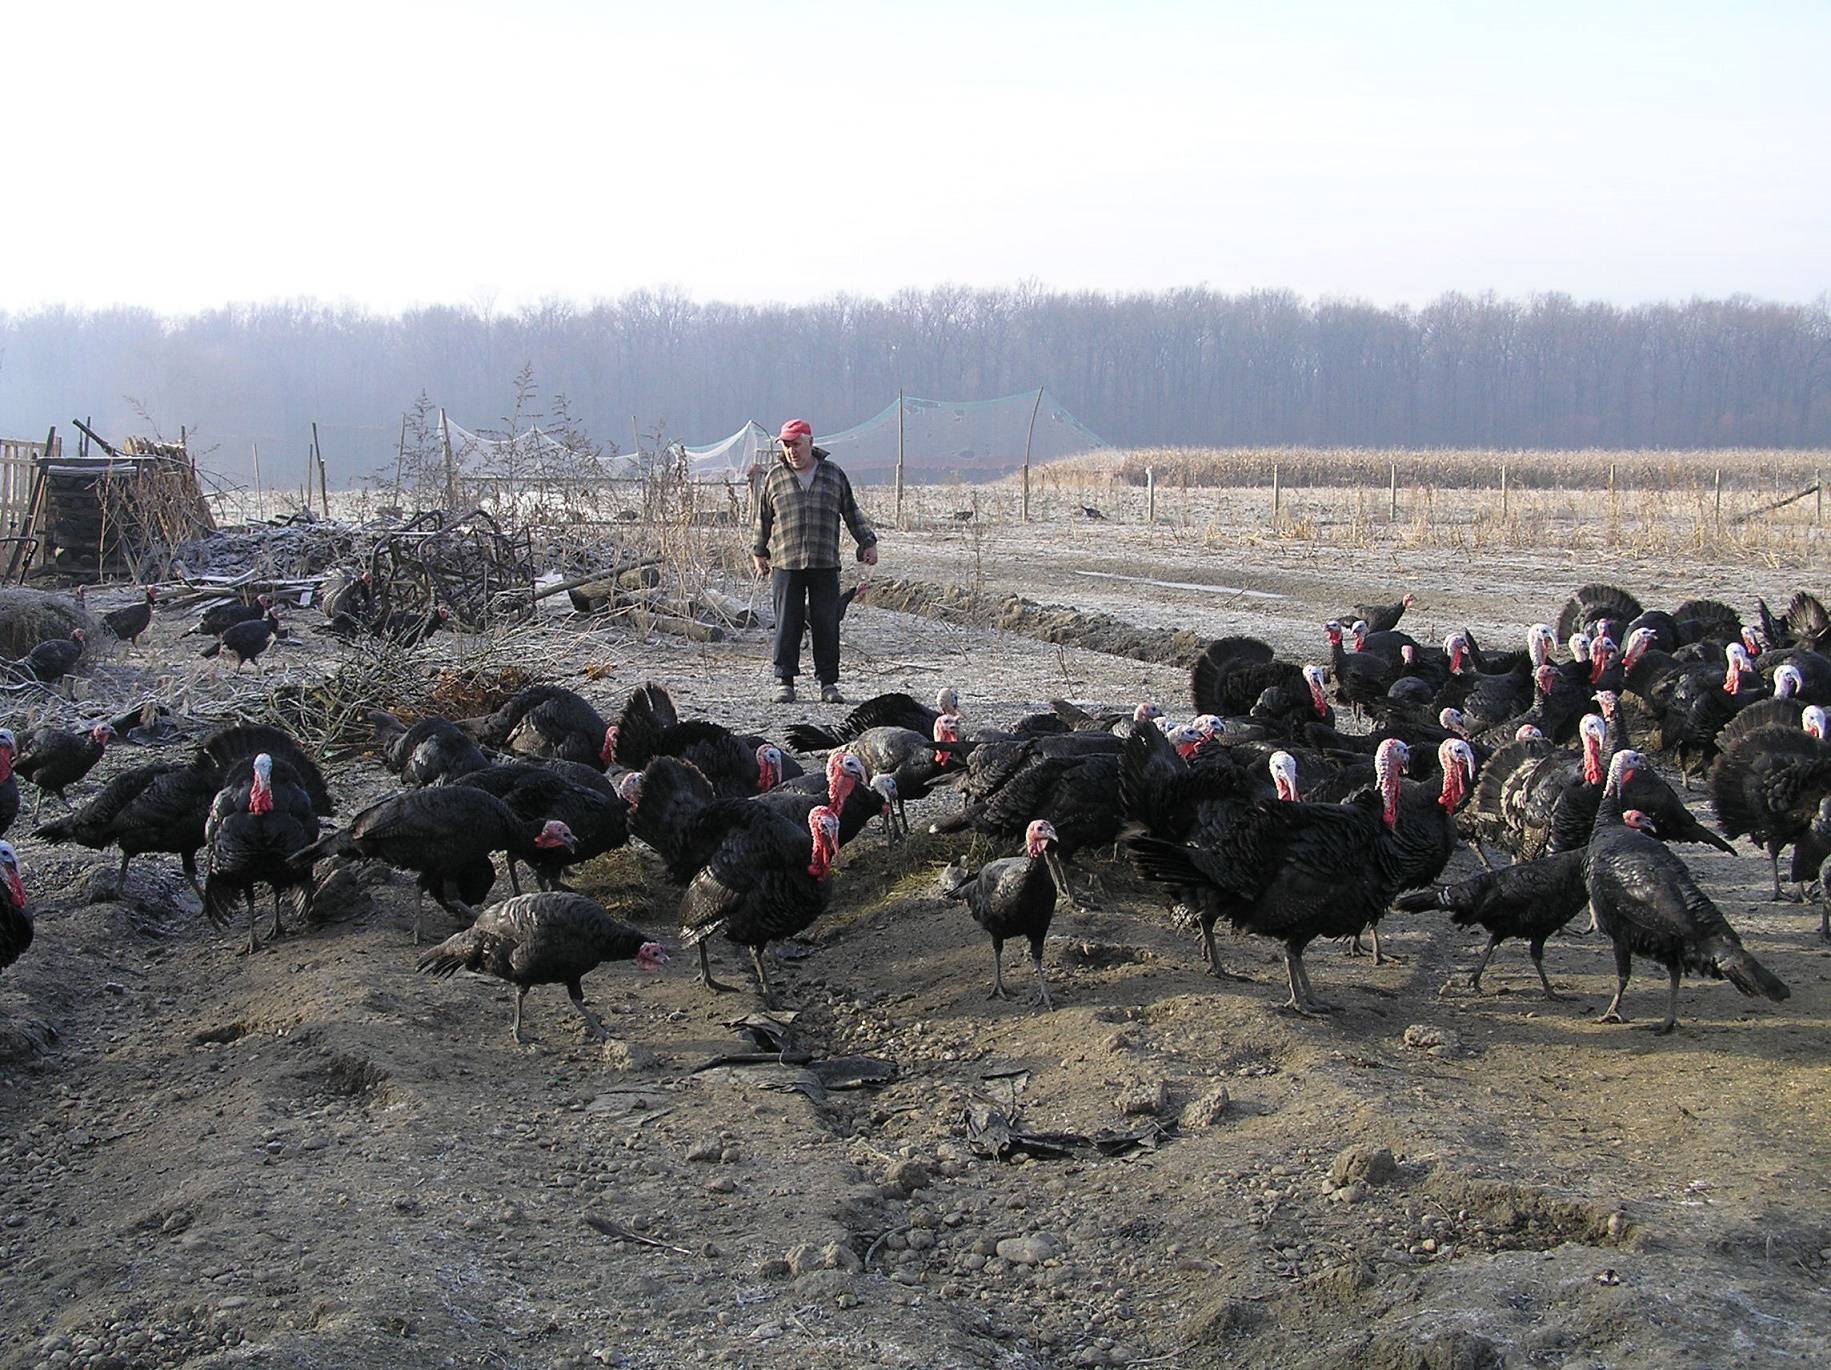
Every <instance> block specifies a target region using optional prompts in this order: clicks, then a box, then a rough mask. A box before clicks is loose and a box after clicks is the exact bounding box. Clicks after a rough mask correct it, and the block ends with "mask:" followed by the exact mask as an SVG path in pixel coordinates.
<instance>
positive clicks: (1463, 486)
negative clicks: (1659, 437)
mask: <svg viewBox="0 0 1831 1370" xmlns="http://www.w3.org/2000/svg"><path fill="white" fill-rule="evenodd" d="M1827 467H1831V452H1823V451H1813V450H1764V449H1755V448H1723V449H1719V450H1686V451H1610V450H1606V449H1590V450H1586V451H1576V452H1566V451H1513V452H1505V451H1494V450H1482V449H1464V450H1453V449H1444V448H1426V449H1410V450H1393V449H1387V448H1363V447H1227V448H1216V447H1153V448H1138V449H1134V450H1131V451H1123V452H1095V453H1089V454H1087V455H1086V456H1082V457H1075V458H1071V459H1069V460H1067V461H1063V462H1056V463H1052V464H1051V465H1050V466H1049V467H1047V468H1040V469H1043V470H1047V471H1048V472H1050V473H1051V474H1053V475H1056V476H1057V477H1059V478H1061V479H1063V480H1072V478H1073V476H1074V475H1076V474H1079V475H1081V476H1083V477H1085V478H1088V479H1091V480H1092V481H1094V482H1097V483H1104V482H1106V481H1108V480H1111V481H1115V482H1117V483H1120V484H1124V485H1143V484H1144V483H1145V480H1146V472H1147V471H1154V472H1155V473H1156V478H1157V483H1158V487H1159V488H1160V489H1162V488H1165V487H1180V486H1182V485H1184V484H1187V485H1191V486H1204V487H1205V486H1269V485H1271V483H1272V476H1273V472H1274V471H1276V472H1277V473H1278V476H1279V478H1280V479H1281V480H1282V481H1283V483H1284V484H1286V485H1289V486H1293V487H1316V486H1349V487H1357V486H1367V487H1375V486H1378V487H1390V485H1391V483H1392V481H1393V479H1394V476H1395V475H1396V477H1397V480H1398V484H1399V488H1400V489H1401V490H1403V489H1406V488H1407V487H1418V486H1426V485H1428V486H1434V487H1438V488H1443V489H1456V490H1484V489H1490V488H1492V489H1499V488H1500V485H1501V474H1502V472H1503V471H1504V472H1505V473H1506V481H1507V484H1508V485H1509V486H1510V487H1512V488H1513V489H1516V490H1525V489H1532V490H1607V489H1610V488H1611V487H1613V488H1627V489H1632V488H1644V489H1678V488H1683V487H1690V486H1700V485H1701V486H1714V483H1715V480H1716V473H1717V472H1718V471H1721V472H1722V475H1723V482H1724V485H1725V486H1726V487H1727V488H1730V489H1745V488H1751V487H1756V488H1761V489H1783V488H1784V489H1791V490H1796V489H1799V488H1801V487H1803V486H1806V485H1809V484H1811V483H1812V482H1813V481H1815V480H1817V479H1818V473H1819V472H1820V471H1821V470H1823V469H1825V468H1827ZM1035 475H1036V472H1034V471H1033V472H1032V478H1033V479H1034V478H1035Z"/></svg>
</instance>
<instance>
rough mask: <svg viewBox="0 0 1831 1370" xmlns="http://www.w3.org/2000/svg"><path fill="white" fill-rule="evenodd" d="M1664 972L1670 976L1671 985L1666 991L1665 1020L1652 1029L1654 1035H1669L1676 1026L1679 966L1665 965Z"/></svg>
mask: <svg viewBox="0 0 1831 1370" xmlns="http://www.w3.org/2000/svg"><path fill="white" fill-rule="evenodd" d="M1666 974H1668V975H1670V976H1671V977H1672V984H1671V987H1670V988H1669V989H1668V990H1667V991H1666V1021H1665V1022H1663V1023H1661V1024H1660V1025H1659V1026H1658V1027H1656V1028H1654V1029H1653V1035H1654V1036H1655V1037H1665V1036H1669V1035H1670V1034H1671V1033H1672V1031H1673V1030H1674V1029H1675V1028H1677V1027H1678V978H1679V968H1678V967H1677V966H1667V967H1666Z"/></svg>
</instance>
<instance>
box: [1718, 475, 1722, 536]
mask: <svg viewBox="0 0 1831 1370" xmlns="http://www.w3.org/2000/svg"><path fill="white" fill-rule="evenodd" d="M1722 535H1723V468H1722V467H1720V466H1719V467H1717V536H1718V537H1721V536H1722Z"/></svg>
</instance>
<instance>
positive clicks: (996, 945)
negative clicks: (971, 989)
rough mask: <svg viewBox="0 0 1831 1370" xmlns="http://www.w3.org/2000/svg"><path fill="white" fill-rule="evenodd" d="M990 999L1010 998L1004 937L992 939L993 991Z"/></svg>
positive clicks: (989, 996) (988, 996)
mask: <svg viewBox="0 0 1831 1370" xmlns="http://www.w3.org/2000/svg"><path fill="white" fill-rule="evenodd" d="M985 997H986V998H988V999H1009V998H1010V997H1011V996H1010V995H1008V994H1006V993H1005V944H1004V939H1003V938H1002V937H994V938H993V939H992V992H991V993H990V994H988V995H986V996H985Z"/></svg>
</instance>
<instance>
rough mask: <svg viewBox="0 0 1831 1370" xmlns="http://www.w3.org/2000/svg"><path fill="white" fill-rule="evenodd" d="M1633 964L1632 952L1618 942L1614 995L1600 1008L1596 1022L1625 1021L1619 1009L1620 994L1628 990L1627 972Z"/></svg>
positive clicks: (1624, 1016) (1625, 1018)
mask: <svg viewBox="0 0 1831 1370" xmlns="http://www.w3.org/2000/svg"><path fill="white" fill-rule="evenodd" d="M1633 966H1634V953H1632V952H1631V951H1629V950H1628V949H1627V948H1626V947H1624V946H1621V945H1620V944H1619V943H1618V944H1616V947H1615V997H1614V998H1613V999H1610V1000H1609V1001H1608V1007H1607V1008H1605V1009H1604V1010H1602V1016H1601V1017H1600V1018H1598V1019H1596V1021H1597V1022H1598V1023H1625V1022H1627V1017H1626V1015H1625V1014H1623V1013H1622V1011H1621V996H1622V995H1624V994H1626V993H1627V990H1628V972H1629V971H1630V970H1632V969H1633Z"/></svg>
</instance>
